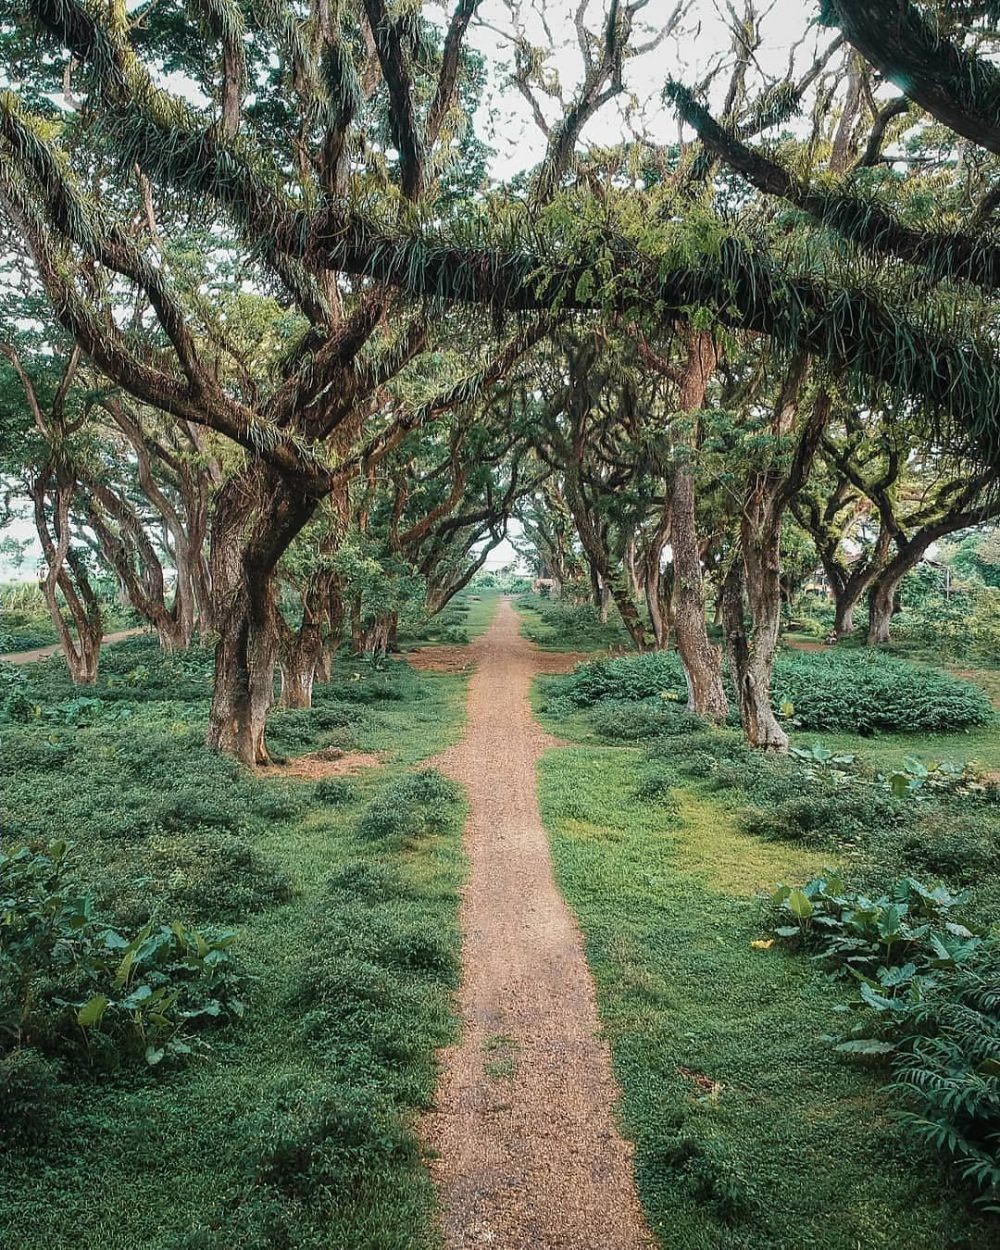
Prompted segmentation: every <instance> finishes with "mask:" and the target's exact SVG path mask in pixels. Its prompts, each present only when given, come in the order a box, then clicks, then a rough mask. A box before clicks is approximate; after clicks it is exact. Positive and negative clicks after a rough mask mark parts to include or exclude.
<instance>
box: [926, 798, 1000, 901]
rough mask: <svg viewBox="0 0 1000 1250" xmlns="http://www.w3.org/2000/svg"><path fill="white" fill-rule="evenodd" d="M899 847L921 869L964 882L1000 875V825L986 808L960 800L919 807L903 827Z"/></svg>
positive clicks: (975, 882) (972, 882)
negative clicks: (957, 807) (914, 819)
mask: <svg viewBox="0 0 1000 1250" xmlns="http://www.w3.org/2000/svg"><path fill="white" fill-rule="evenodd" d="M902 851H903V854H904V855H905V857H906V859H907V861H908V862H909V863H912V864H914V865H915V866H916V867H917V868H919V869H920V870H921V871H923V872H928V873H932V874H933V875H934V876H940V877H947V878H948V879H949V880H951V881H957V882H959V883H961V884H965V885H973V884H977V883H979V882H981V880H982V879H983V877H984V876H1000V828H998V827H997V823H996V820H995V818H994V817H993V815H992V813H991V812H989V811H977V810H970V809H969V805H968V804H967V803H963V804H962V806H961V811H960V812H956V811H955V809H954V806H953V805H950V804H949V805H944V806H935V807H934V808H932V809H931V810H929V811H927V810H924V811H921V812H920V818H919V820H918V821H917V822H916V823H915V824H914V825H913V826H912V827H911V828H909V829H907V830H906V834H905V837H904V839H903V843H902Z"/></svg>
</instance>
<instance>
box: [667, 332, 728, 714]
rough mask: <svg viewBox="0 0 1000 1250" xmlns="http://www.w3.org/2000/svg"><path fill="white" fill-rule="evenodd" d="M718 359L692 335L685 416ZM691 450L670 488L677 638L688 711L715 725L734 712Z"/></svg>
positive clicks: (706, 338)
mask: <svg viewBox="0 0 1000 1250" xmlns="http://www.w3.org/2000/svg"><path fill="white" fill-rule="evenodd" d="M717 360H718V353H717V352H716V348H715V344H714V343H713V342H712V337H711V335H710V334H707V333H704V332H692V333H691V334H690V336H689V339H688V355H687V361H686V362H685V366H684V374H683V377H682V379H681V387H680V396H679V399H680V408H681V410H682V411H683V412H689V413H694V412H698V411H700V409H701V408H702V407H703V406H704V403H705V392H706V390H707V388H708V381H709V378H710V377H711V376H712V372H713V370H714V369H715V366H716V362H717ZM693 442H694V440H693V438H692V439H690V445H689V446H688V447H687V448H685V449H683V450H682V459H681V460H680V462H679V463H678V465H677V467H676V469H675V470H674V475H673V481H672V482H671V486H670V541H671V545H672V547H673V553H674V634H675V636H676V638H677V651H678V653H679V655H680V657H681V664H682V665H683V666H684V676H685V678H686V680H687V688H688V708H689V710H690V711H692V712H697V713H698V715H699V716H705V717H707V718H708V719H709V720H712V721H723V720H725V718H726V713H727V712H728V710H729V703H728V700H727V699H726V692H725V690H724V688H723V685H722V653H721V652H720V651H719V649H718V647H715V646H713V645H712V642H711V640H710V639H709V636H708V625H707V623H706V620H705V579H704V575H703V573H702V567H701V545H700V543H699V541H698V525H697V517H696V511H695V482H694V472H693V470H692V469H691V467H690V465H689V463H688V460H687V457H688V456H690V454H691V452H692V451H693Z"/></svg>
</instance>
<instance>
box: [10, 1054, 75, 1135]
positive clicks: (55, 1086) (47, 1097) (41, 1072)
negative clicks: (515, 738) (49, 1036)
mask: <svg viewBox="0 0 1000 1250" xmlns="http://www.w3.org/2000/svg"><path fill="white" fill-rule="evenodd" d="M63 1097H64V1090H63V1087H62V1086H61V1084H60V1081H59V1069H58V1065H57V1063H56V1061H55V1060H53V1059H51V1058H49V1057H47V1056H45V1055H42V1054H40V1053H39V1052H38V1051H37V1050H35V1049H34V1048H33V1047H30V1046H16V1047H15V1048H14V1049H13V1050H0V1154H2V1153H3V1152H4V1151H7V1150H11V1151H13V1150H24V1149H30V1148H32V1147H34V1146H38V1145H40V1144H41V1143H43V1142H45V1141H46V1140H47V1139H48V1138H49V1137H50V1136H51V1134H52V1130H53V1127H54V1125H55V1121H56V1110H57V1108H58V1106H59V1103H60V1102H61V1101H62V1099H63Z"/></svg>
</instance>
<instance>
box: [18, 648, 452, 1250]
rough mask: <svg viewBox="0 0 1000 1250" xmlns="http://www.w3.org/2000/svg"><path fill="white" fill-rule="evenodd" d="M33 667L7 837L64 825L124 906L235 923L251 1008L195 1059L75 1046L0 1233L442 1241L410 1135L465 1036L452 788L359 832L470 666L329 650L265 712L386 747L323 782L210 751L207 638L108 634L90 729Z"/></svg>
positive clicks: (152, 1241) (402, 1244) (394, 1243)
mask: <svg viewBox="0 0 1000 1250" xmlns="http://www.w3.org/2000/svg"><path fill="white" fill-rule="evenodd" d="M27 683H28V684H27V690H28V692H29V694H30V695H31V696H32V697H33V698H36V699H37V700H38V703H39V704H40V705H41V707H42V708H43V709H48V710H49V711H50V712H51V711H52V710H53V709H55V710H56V712H57V717H56V719H39V720H35V721H32V722H30V723H28V724H23V725H22V724H4V725H2V726H0V735H2V740H3V749H4V753H5V758H6V759H8V760H10V761H13V762H14V763H15V770H14V771H13V775H10V776H7V777H5V783H4V806H5V812H4V816H5V825H6V827H7V830H8V832H9V834H10V835H11V836H16V834H17V833H18V831H20V832H24V833H28V834H33V835H35V836H38V835H44V836H51V837H55V836H62V835H68V836H70V837H71V838H72V839H73V841H74V842H75V843H76V846H77V855H78V871H79V873H80V875H81V876H82V877H83V878H84V879H86V881H87V882H88V883H89V885H90V886H91V887H92V888H93V889H94V890H95V892H96V894H97V895H98V898H99V902H100V905H101V907H103V908H105V909H108V910H110V912H111V914H112V915H113V916H114V918H115V919H119V918H120V917H121V916H122V915H125V916H127V917H129V918H131V919H137V918H140V917H141V914H142V913H143V910H144V909H145V910H146V911H148V909H149V908H150V907H152V908H154V909H155V910H156V911H157V914H159V915H160V916H161V917H162V918H164V919H167V920H169V919H172V918H174V917H183V916H188V915H196V916H197V917H198V918H199V920H200V921H201V922H203V923H204V922H205V921H206V920H208V921H211V920H212V919H213V918H215V919H218V920H224V921H225V923H226V924H228V925H231V927H233V928H235V930H236V933H237V940H236V943H235V946H234V950H235V952H236V956H237V958H238V961H239V964H240V966H241V967H242V969H243V970H244V972H245V974H246V975H247V977H248V978H249V981H250V994H249V1000H250V1007H249V1011H248V1014H247V1017H246V1020H245V1021H244V1022H243V1023H242V1024H241V1025H240V1026H238V1027H235V1028H231V1029H228V1030H225V1031H223V1032H221V1033H216V1034H215V1035H214V1036H213V1048H212V1051H211V1052H210V1054H209V1056H208V1057H207V1058H205V1059H202V1060H199V1061H196V1062H194V1063H192V1064H190V1065H189V1066H188V1067H186V1068H184V1069H179V1070H175V1071H172V1072H156V1073H150V1072H148V1071H146V1070H145V1069H144V1068H142V1067H139V1068H136V1067H135V1066H130V1067H125V1068H121V1069H118V1070H117V1071H115V1072H112V1073H110V1074H105V1075H99V1074H96V1073H93V1072H90V1071H88V1070H87V1069H86V1067H85V1066H83V1067H81V1066H80V1065H78V1064H77V1065H74V1064H71V1063H66V1064H64V1067H63V1071H62V1081H61V1087H60V1088H61V1094H62V1098H61V1105H60V1106H59V1107H58V1110H57V1123H56V1127H55V1132H54V1134H53V1135H52V1137H51V1139H50V1140H49V1141H48V1142H47V1143H45V1144H43V1145H41V1146H39V1147H36V1148H32V1149H30V1150H18V1151H16V1152H15V1151H8V1152H4V1151H3V1150H0V1192H2V1194H3V1198H2V1200H0V1245H3V1246H4V1247H10V1250H50V1248H51V1247H55V1246H68V1245H74V1246H78V1247H81V1248H84V1250H98V1248H99V1250H136V1248H137V1247H140V1246H142V1247H149V1248H151V1250H203V1248H204V1250H208V1248H211V1250H250V1248H254V1250H256V1248H257V1247H260V1248H261V1250H263V1248H264V1247H288V1248H292V1247H295V1248H299V1250H313V1248H315V1250H319V1247H323V1250H329V1248H330V1247H334V1246H335V1247H337V1248H338V1250H362V1248H363V1250H424V1248H426V1247H431V1246H434V1245H436V1237H435V1234H434V1232H433V1229H432V1217H433V1211H434V1193H433V1188H432V1185H431V1182H430V1180H429V1177H428V1175H427V1172H426V1170H425V1168H424V1166H423V1162H422V1160H421V1157H420V1152H419V1148H418V1146H417V1143H416V1138H415V1135H414V1131H413V1128H414V1121H415V1117H416V1115H417V1114H418V1113H419V1111H420V1109H421V1108H423V1107H426V1106H427V1105H428V1103H429V1100H430V1099H431V1097H432V1094H433V1090H434V1085H435V1079H436V1071H435V1060H434V1055H435V1050H436V1048H437V1047H439V1046H441V1045H443V1044H444V1043H445V1042H447V1041H448V1040H449V1039H450V1037H451V1036H452V1033H453V1028H454V1020H453V1016H452V1007H451V993H452V990H453V988H454V985H455V982H456V978H457V969H458V935H457V921H456V917H457V891H458V886H459V883H460V879H461V876H462V871H463V869H462V859H461V853H460V827H461V823H462V812H463V805H462V802H461V800H460V799H459V798H458V797H457V796H456V795H454V794H453V792H452V791H451V789H450V788H449V787H448V786H447V784H446V783H443V782H442V783H440V784H439V785H438V784H437V783H435V785H436V787H437V788H436V795H437V801H436V803H435V806H434V808H433V811H430V809H429V814H428V817H427V819H426V820H424V819H423V817H422V816H421V814H420V812H417V813H416V815H415V817H414V819H413V820H412V821H410V822H409V823H408V825H407V827H406V830H405V831H404V832H403V833H400V834H399V835H398V836H395V835H393V834H392V833H391V831H390V833H389V834H388V835H387V836H384V837H383V836H375V837H374V838H373V837H371V836H368V837H363V836H362V835H361V833H360V825H361V820H362V816H363V815H364V813H365V812H366V811H367V810H368V808H369V807H370V806H371V805H372V803H373V802H375V801H376V800H377V798H378V796H379V795H380V794H383V793H387V792H389V791H391V790H392V788H393V787H394V786H396V787H397V789H398V785H399V781H400V779H401V778H402V777H404V776H405V775H406V773H407V771H408V770H410V769H412V768H413V767H414V766H415V765H418V764H419V763H420V762H421V761H423V760H425V759H427V758H428V757H429V756H431V755H433V754H436V753H437V752H438V751H440V750H441V749H442V748H443V747H445V746H446V745H448V744H450V743H452V742H454V741H456V740H457V738H458V736H459V735H460V733H461V726H462V717H463V704H464V699H463V695H464V682H463V680H462V679H460V678H457V677H454V676H444V675H430V674H417V673H415V672H413V671H412V670H410V669H409V667H408V666H407V665H405V664H403V663H401V662H399V663H392V662H390V664H389V665H388V667H387V669H386V670H385V671H384V672H372V671H371V670H370V669H369V668H368V667H367V666H360V665H355V664H354V663H352V662H351V661H349V660H347V661H343V662H341V663H339V664H338V666H337V673H336V676H335V680H334V682H333V683H331V685H330V686H328V687H327V686H325V687H323V688H321V689H320V690H319V691H318V695H317V707H316V709H315V710H314V711H313V712H311V713H302V712H295V713H287V714H281V715H278V716H276V717H275V718H274V729H273V733H272V741H273V743H274V744H275V746H276V748H277V749H278V750H280V751H282V752H284V753H286V754H299V753H302V752H303V751H307V750H310V749H312V748H314V747H316V746H318V745H321V744H323V743H324V742H335V743H337V744H339V745H343V746H346V747H352V748H356V749H360V750H367V751H380V752H383V753H384V765H383V767H381V768H379V769H376V770H373V771H371V772H370V773H366V774H364V775H363V776H360V777H358V778H357V779H356V780H353V781H351V782H349V783H345V784H344V785H343V786H340V787H333V788H332V790H331V789H329V788H327V789H324V787H323V785H322V784H314V783H307V782H297V783H296V782H292V781H288V780H262V779H253V778H250V777H248V776H247V775H246V774H244V773H242V772H241V771H240V770H239V769H238V768H236V767H235V766H233V765H232V764H230V763H229V762H228V761H225V760H222V759H219V758H218V757H215V756H212V755H210V754H209V753H207V752H206V751H205V750H204V749H203V748H202V747H201V745H200V737H201V734H202V733H203V730H204V724H205V716H206V702H205V696H206V695H207V690H208V657H207V656H204V655H202V654H200V653H191V654H189V655H186V656H182V657H171V658H167V657H162V656H161V655H160V653H159V652H158V651H157V650H156V648H155V645H151V644H150V643H149V642H148V641H147V640H145V639H142V640H138V641H130V642H128V643H125V644H122V646H121V648H120V649H116V650H115V651H114V652H113V653H111V652H109V654H108V656H106V657H105V663H104V665H103V673H102V678H101V680H100V683H99V685H98V687H97V689H96V691H94V692H93V693H94V694H95V695H96V696H97V697H98V698H101V699H102V701H103V702H102V705H101V707H100V708H99V709H98V710H97V712H96V713H95V712H93V711H91V716H92V720H91V723H89V724H84V725H82V726H76V725H72V724H64V723H61V721H60V719H59V717H60V716H63V715H68V714H70V713H68V712H67V711H66V708H67V707H70V708H71V707H72V705H73V700H74V698H75V692H73V691H72V689H71V688H70V687H69V686H68V683H67V682H66V680H65V677H64V676H63V674H62V672H61V670H60V669H59V667H58V665H57V664H44V665H40V666H38V668H37V669H35V670H33V671H31V672H30V673H29V674H28V675H27ZM60 708H62V711H59V709H60ZM123 712H127V713H128V716H127V719H118V717H120V716H121V715H122V713H123ZM324 726H325V728H324ZM57 761H58V768H56V767H54V766H53V765H55V764H56V762H57ZM324 794H326V796H327V797H326V798H323V797H321V796H322V795H324ZM234 865H236V866H237V867H238V871H237V872H235V873H234V872H232V871H230V869H232V868H233V866H234Z"/></svg>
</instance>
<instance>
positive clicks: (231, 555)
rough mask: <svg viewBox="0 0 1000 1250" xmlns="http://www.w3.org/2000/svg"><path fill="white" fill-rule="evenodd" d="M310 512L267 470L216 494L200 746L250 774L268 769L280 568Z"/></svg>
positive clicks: (310, 504)
mask: <svg viewBox="0 0 1000 1250" xmlns="http://www.w3.org/2000/svg"><path fill="white" fill-rule="evenodd" d="M315 507H316V501H315V499H313V498H311V497H309V496H306V495H303V494H301V493H299V492H298V491H296V490H295V488H294V487H292V486H290V485H288V484H286V483H285V482H284V481H282V479H281V478H280V477H278V475H277V474H276V473H274V472H273V471H272V470H266V471H264V472H260V470H257V471H256V472H254V471H253V470H247V471H246V472H244V473H242V474H239V475H238V476H236V477H234V478H232V479H231V480H230V481H229V482H228V483H227V484H226V485H225V486H224V487H223V489H222V491H221V492H220V494H219V499H218V503H217V506H216V514H215V522H214V524H213V527H212V586H213V599H214V603H213V616H214V619H215V627H216V630H217V632H218V638H219V640H218V643H217V644H216V649H215V689H214V693H213V696H212V707H211V712H210V716H209V727H208V734H207V737H206V742H207V744H208V745H209V746H210V747H214V748H215V749H216V750H218V751H222V752H224V753H225V754H227V755H232V756H234V757H235V758H236V759H238V760H239V761H240V762H241V763H243V764H246V765H247V766H248V767H251V768H253V767H256V766H257V765H260V764H266V763H267V762H268V752H267V744H266V740H265V730H266V726H267V715H268V712H269V711H270V710H271V705H272V703H273V699H274V669H275V664H276V662H277V658H278V644H279V636H278V625H277V613H278V604H277V582H276V577H275V569H276V566H277V563H278V560H279V559H280V558H281V556H282V554H283V553H284V552H285V551H286V550H287V548H288V546H289V544H290V543H291V542H292V540H293V539H294V538H295V536H296V535H297V534H298V533H299V532H300V531H301V530H302V528H303V527H304V526H305V524H306V522H307V521H308V520H309V518H310V517H311V516H312V513H313V511H314V509H315Z"/></svg>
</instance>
